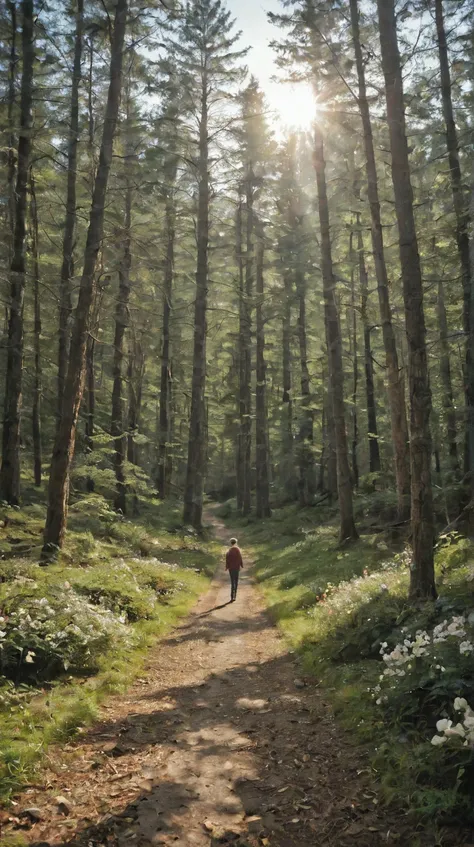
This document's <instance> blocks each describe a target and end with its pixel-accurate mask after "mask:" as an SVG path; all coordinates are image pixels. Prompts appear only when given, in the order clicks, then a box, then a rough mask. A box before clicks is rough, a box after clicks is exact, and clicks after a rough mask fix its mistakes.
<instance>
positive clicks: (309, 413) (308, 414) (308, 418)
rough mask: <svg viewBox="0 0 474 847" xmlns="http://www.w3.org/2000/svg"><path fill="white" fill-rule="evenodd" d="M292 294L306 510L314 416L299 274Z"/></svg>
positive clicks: (311, 490)
mask: <svg viewBox="0 0 474 847" xmlns="http://www.w3.org/2000/svg"><path fill="white" fill-rule="evenodd" d="M296 291H297V296H298V304H299V315H298V342H299V351H300V379H301V420H300V428H299V434H298V440H299V480H298V489H299V501H300V506H310V505H311V503H312V502H313V498H314V493H315V490H316V482H315V467H314V454H313V432H314V416H313V410H312V408H311V385H310V378H309V368H308V344H307V339H306V279H305V276H304V273H303V272H302V271H298V273H297V274H296Z"/></svg>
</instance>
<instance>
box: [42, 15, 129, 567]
mask: <svg viewBox="0 0 474 847" xmlns="http://www.w3.org/2000/svg"><path fill="white" fill-rule="evenodd" d="M127 11H128V2H127V0H118V2H117V5H116V7H115V20H114V32H113V39H112V49H111V60H110V84H109V91H108V97H107V105H106V111H105V119H104V130H103V135H102V142H101V148H100V157H99V165H98V168H97V174H96V177H95V180H94V193H93V198H92V208H91V212H90V218H89V228H88V232H87V240H86V247H85V251H84V267H83V271H82V278H81V283H80V287H79V299H78V304H77V307H76V310H75V314H74V324H73V328H72V333H71V347H70V356H69V365H68V372H67V379H66V383H65V386H64V395H63V407H62V416H61V423H60V426H59V428H58V431H57V434H56V439H55V443H54V449H53V456H52V460H51V470H50V478H49V489H48V511H47V517H46V526H45V532H44V548H43V551H44V556H45V557H46V558H48V557H49V556H51V555H54V553H55V552H56V550H57V549H58V548H60V547H61V546H62V544H63V541H64V533H65V529H66V522H67V510H68V495H69V471H70V466H71V462H72V458H73V455H74V446H75V437H76V426H77V417H78V414H79V409H80V405H81V400H82V394H83V391H84V378H85V358H86V345H87V338H88V334H89V323H90V314H91V307H92V302H93V297H94V287H95V286H94V271H95V266H96V261H97V255H98V252H99V249H100V245H101V242H102V235H103V227H104V208H105V198H106V191H107V182H108V178H109V172H110V166H111V162H112V151H113V142H114V137H115V128H116V124H117V118H118V110H119V105H120V95H121V87H122V53H123V43H124V37H125V29H126V23H127Z"/></svg>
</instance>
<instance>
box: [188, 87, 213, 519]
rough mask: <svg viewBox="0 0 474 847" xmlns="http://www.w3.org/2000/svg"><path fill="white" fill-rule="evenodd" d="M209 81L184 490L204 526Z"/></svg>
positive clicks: (191, 510)
mask: <svg viewBox="0 0 474 847" xmlns="http://www.w3.org/2000/svg"><path fill="white" fill-rule="evenodd" d="M207 100H208V81H207V78H206V76H205V75H204V79H203V91H202V101H201V120H200V125H199V198H198V215H197V267H196V300H195V305H194V347H193V375H192V384H191V418H190V422H189V440H188V463H187V468H186V485H185V490H184V512H183V519H184V522H185V523H191V524H192V526H193V527H194V528H195V529H198V530H199V529H201V527H202V500H203V491H204V472H205V465H206V431H205V409H204V397H205V389H206V312H207V286H208V276H209V267H208V265H209V256H208V249H209V138H208V102H207Z"/></svg>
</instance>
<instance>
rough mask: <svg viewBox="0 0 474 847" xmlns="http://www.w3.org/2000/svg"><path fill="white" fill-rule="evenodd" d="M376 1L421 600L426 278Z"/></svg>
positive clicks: (426, 482) (413, 585)
mask: <svg viewBox="0 0 474 847" xmlns="http://www.w3.org/2000/svg"><path fill="white" fill-rule="evenodd" d="M377 7H378V19H379V30H380V46H381V52H382V68H383V73H384V77H385V92H386V99H387V118H388V125H389V133H390V147H391V164H392V181H393V189H394V195H395V211H396V215H397V222H398V231H399V246H400V263H401V270H402V282H403V298H404V303H405V322H406V333H407V342H408V381H409V389H410V457H411V517H412V539H413V564H412V567H411V569H410V596H411V597H412V598H413V599H415V600H421V599H426V598H430V597H436V588H435V576H434V561H433V559H434V556H433V545H434V516H433V494H432V486H431V452H432V444H431V432H430V414H431V391H430V385H429V377H428V362H427V353H426V330H425V316H424V310H423V282H422V276H421V264H420V255H419V252H418V240H417V235H416V228H415V218H414V211H413V190H412V185H411V176H410V162H409V156H408V143H407V137H406V128H405V104H404V94H403V79H402V69H401V62H400V53H399V48H398V38H397V26H396V16H395V0H377Z"/></svg>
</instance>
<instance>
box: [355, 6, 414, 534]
mask: <svg viewBox="0 0 474 847" xmlns="http://www.w3.org/2000/svg"><path fill="white" fill-rule="evenodd" d="M350 11H351V26H352V39H353V42H354V53H355V59H356V66H357V76H358V84H359V110H360V116H361V120H362V128H363V132H364V148H365V159H366V172H367V190H368V198H369V204H370V214H371V221H372V248H373V253H374V263H375V273H376V277H377V292H378V299H379V309H380V318H381V322H382V336H383V344H384V350H385V362H386V365H387V377H388V400H389V405H390V422H391V432H392V442H393V450H394V458H395V478H396V484H397V500H398V518H399V520H405V519H408V517H409V512H410V462H409V448H408V425H407V413H406V406H405V386H404V375H403V371H402V369H401V368H400V367H399V363H398V352H397V344H396V340H395V332H394V328H393V323H392V310H391V307H390V296H389V283H388V274H387V266H386V263H385V253H384V240H383V229H382V218H381V214H380V200H379V190H378V179H377V167H376V163H375V150H374V139H373V135H372V124H371V120H370V112H369V101H368V99H367V86H366V80H365V60H364V57H363V54H362V47H361V41H360V26H359V4H358V0H350Z"/></svg>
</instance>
